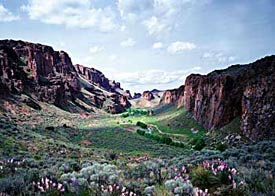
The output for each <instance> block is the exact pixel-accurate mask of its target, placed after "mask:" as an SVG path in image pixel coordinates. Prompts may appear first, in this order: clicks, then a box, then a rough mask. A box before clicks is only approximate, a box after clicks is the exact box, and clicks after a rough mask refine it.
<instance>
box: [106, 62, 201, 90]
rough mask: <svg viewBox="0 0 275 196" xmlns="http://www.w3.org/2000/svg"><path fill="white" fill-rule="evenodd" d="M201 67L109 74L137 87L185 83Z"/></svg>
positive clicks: (113, 72)
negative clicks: (187, 77) (188, 76)
mask: <svg viewBox="0 0 275 196" xmlns="http://www.w3.org/2000/svg"><path fill="white" fill-rule="evenodd" d="M200 69H201V67H198V66H195V67H193V68H190V69H186V70H177V71H165V70H156V69H151V70H148V71H138V72H117V71H115V70H112V72H111V73H107V74H108V75H109V76H110V77H111V78H113V79H115V80H119V81H120V82H121V83H122V84H125V85H126V86H136V85H159V84H170V83H173V82H178V81H182V82H183V81H184V80H185V78H186V76H187V75H189V74H191V73H193V72H195V71H198V70H200Z"/></svg>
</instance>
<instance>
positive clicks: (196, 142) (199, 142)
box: [193, 138, 206, 150]
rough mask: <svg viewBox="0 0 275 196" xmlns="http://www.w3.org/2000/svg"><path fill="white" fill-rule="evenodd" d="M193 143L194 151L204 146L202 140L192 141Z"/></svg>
mask: <svg viewBox="0 0 275 196" xmlns="http://www.w3.org/2000/svg"><path fill="white" fill-rule="evenodd" d="M194 140H195V141H193V143H194V147H193V148H194V150H202V149H203V148H204V147H205V146H206V144H205V141H204V139H203V138H200V139H194Z"/></svg>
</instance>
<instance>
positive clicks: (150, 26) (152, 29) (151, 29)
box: [143, 16, 169, 35]
mask: <svg viewBox="0 0 275 196" xmlns="http://www.w3.org/2000/svg"><path fill="white" fill-rule="evenodd" d="M143 24H144V25H145V27H146V29H147V31H148V33H149V35H159V34H160V33H163V32H166V31H168V30H169V27H168V26H166V24H164V23H161V22H160V21H159V19H158V18H157V17H156V16H152V17H151V18H149V19H147V20H145V21H143Z"/></svg>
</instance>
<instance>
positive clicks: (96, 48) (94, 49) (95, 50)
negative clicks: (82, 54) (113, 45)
mask: <svg viewBox="0 0 275 196" xmlns="http://www.w3.org/2000/svg"><path fill="white" fill-rule="evenodd" d="M103 50H104V47H103V46H93V47H91V48H90V49H89V51H90V53H92V54H96V53H100V52H102V51H103Z"/></svg>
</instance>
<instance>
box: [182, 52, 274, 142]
mask: <svg viewBox="0 0 275 196" xmlns="http://www.w3.org/2000/svg"><path fill="white" fill-rule="evenodd" d="M184 106H185V108H186V110H188V111H190V112H191V113H192V114H193V116H194V118H195V119H196V120H197V121H198V122H200V123H201V124H202V125H203V126H204V127H205V128H207V129H214V128H219V127H222V126H223V125H226V124H227V123H229V122H230V121H232V120H233V119H234V118H235V117H237V116H241V117H242V122H241V123H242V125H241V130H242V131H243V133H244V134H246V135H247V136H248V137H249V138H251V139H260V138H262V137H267V136H274V135H275V131H274V130H275V120H274V119H275V56H269V57H265V58H263V59H260V60H258V61H256V62H254V63H251V64H247V65H234V66H231V67H229V68H227V69H224V70H217V71H213V72H211V73H209V74H208V75H198V74H192V75H190V76H188V77H187V78H186V82H185V91H184Z"/></svg>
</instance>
